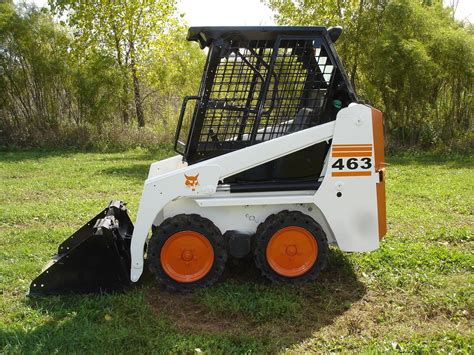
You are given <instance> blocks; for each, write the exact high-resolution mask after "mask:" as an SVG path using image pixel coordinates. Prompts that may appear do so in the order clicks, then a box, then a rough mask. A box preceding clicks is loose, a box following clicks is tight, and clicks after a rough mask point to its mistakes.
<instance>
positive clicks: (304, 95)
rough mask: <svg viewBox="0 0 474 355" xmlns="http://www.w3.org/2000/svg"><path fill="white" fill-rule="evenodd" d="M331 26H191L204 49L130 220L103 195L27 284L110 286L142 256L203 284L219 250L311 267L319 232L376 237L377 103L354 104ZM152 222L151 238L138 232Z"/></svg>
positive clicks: (170, 281) (380, 216)
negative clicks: (167, 149)
mask: <svg viewBox="0 0 474 355" xmlns="http://www.w3.org/2000/svg"><path fill="white" fill-rule="evenodd" d="M341 31H342V29H341V28H340V27H334V28H329V29H326V28H325V27H192V28H190V29H189V32H188V38H187V39H188V40H190V41H196V42H198V43H199V45H200V46H201V48H202V49H205V48H207V50H208V53H207V61H206V63H205V67H204V72H203V75H202V80H201V84H200V88H199V92H198V95H196V96H188V97H185V98H184V101H183V105H182V109H181V112H180V116H179V121H178V125H177V130H176V139H175V144H174V148H175V150H176V151H177V153H179V154H178V155H176V156H174V157H171V158H168V159H165V160H161V161H158V162H155V163H153V164H151V166H150V169H149V173H148V178H147V179H146V181H145V185H144V189H143V194H142V197H141V201H140V206H139V210H138V214H137V219H136V223H135V227H134V226H133V224H132V222H131V221H130V218H129V217H128V215H127V211H126V208H125V206H124V203H122V202H120V201H114V202H111V203H110V204H109V206H108V207H107V208H105V209H104V210H103V211H102V212H100V213H99V214H98V215H97V216H95V217H94V218H93V219H91V220H90V221H89V222H88V223H86V224H85V225H84V226H83V227H82V228H80V229H79V230H78V231H77V232H76V233H74V234H73V235H72V236H71V237H69V238H68V239H67V240H66V241H65V242H63V244H61V245H60V247H59V250H58V254H57V255H56V256H55V257H54V259H53V260H52V261H51V263H50V264H48V266H47V268H46V269H45V270H44V271H43V272H42V273H41V274H40V275H39V276H38V277H37V278H36V279H35V280H33V282H32V283H31V286H30V294H31V295H47V294H68V293H92V292H111V291H117V290H123V289H126V288H127V287H129V286H130V285H131V284H132V283H133V282H136V281H138V279H139V278H140V276H141V275H142V273H143V268H144V259H145V257H146V259H147V262H148V264H149V269H150V270H151V272H152V273H153V274H154V276H155V277H156V279H157V280H158V282H159V283H160V284H162V285H164V286H165V287H166V288H168V289H170V290H191V289H194V288H196V287H199V286H206V285H210V284H212V283H213V282H215V281H216V280H217V279H218V278H219V276H220V275H221V274H222V272H223V270H224V267H225V263H226V260H227V257H228V255H230V256H233V257H237V258H239V257H244V256H246V255H248V254H252V255H253V257H254V260H255V263H256V265H257V267H258V268H259V269H260V270H261V272H262V274H263V275H264V276H265V277H267V278H268V279H270V280H271V281H277V282H299V281H307V280H313V279H315V278H316V276H317V275H318V273H319V272H320V271H321V270H322V269H323V268H324V267H325V265H326V262H327V258H328V252H329V250H328V244H334V245H337V246H338V247H339V248H340V249H341V250H343V251H349V252H365V251H371V250H374V249H376V248H377V247H378V246H379V240H380V239H381V238H382V237H383V236H384V235H385V233H386V216H385V182H384V138H383V122H382V114H381V112H380V111H378V110H376V109H374V108H371V107H369V106H367V105H365V104H361V103H358V100H357V97H356V94H355V92H354V90H353V88H352V86H351V84H350V82H349V80H348V78H347V75H346V73H345V71H344V68H343V66H342V65H341V62H340V60H339V58H338V56H337V53H336V50H335V46H334V43H335V42H336V40H337V38H338V37H339V35H340V34H341ZM150 231H151V237H149V233H150Z"/></svg>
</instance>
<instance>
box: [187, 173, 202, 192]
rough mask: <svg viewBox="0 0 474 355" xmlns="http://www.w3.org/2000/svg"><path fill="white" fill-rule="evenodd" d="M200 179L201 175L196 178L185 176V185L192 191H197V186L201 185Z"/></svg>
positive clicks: (195, 176)
mask: <svg viewBox="0 0 474 355" xmlns="http://www.w3.org/2000/svg"><path fill="white" fill-rule="evenodd" d="M198 177H199V174H197V175H194V176H192V175H186V174H184V179H185V180H184V185H185V186H186V187H188V188H190V189H191V190H192V191H194V190H196V186H197V185H199V181H198Z"/></svg>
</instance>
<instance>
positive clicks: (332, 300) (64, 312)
mask: <svg viewBox="0 0 474 355" xmlns="http://www.w3.org/2000/svg"><path fill="white" fill-rule="evenodd" d="M365 292H366V290H365V288H364V286H363V285H362V284H361V283H360V282H359V281H358V280H357V277H356V275H355V273H354V271H353V269H352V266H351V264H350V262H349V261H348V259H347V257H346V256H345V255H344V254H342V253H341V252H338V251H333V252H332V253H331V257H330V262H329V265H328V268H327V269H326V270H325V271H324V272H323V273H322V274H321V275H320V277H319V278H318V279H317V280H316V281H315V282H311V283H307V284H298V285H281V284H271V283H269V282H267V281H265V280H264V279H263V277H262V276H261V275H260V274H259V272H258V270H257V269H256V268H255V267H254V265H253V262H252V261H251V260H240V261H233V260H229V262H228V267H227V270H226V272H225V273H224V275H223V277H222V280H221V281H220V282H218V283H217V284H216V285H214V286H212V287H209V288H206V289H201V290H198V291H196V292H194V293H188V294H177V293H169V292H167V291H164V290H162V289H161V288H160V287H158V286H155V285H154V282H153V280H152V276H151V275H150V274H148V273H145V274H144V275H143V278H142V280H141V283H140V285H139V286H138V287H135V288H133V289H132V290H130V291H128V292H126V293H124V294H115V295H89V296H69V297H59V296H56V297H48V298H31V299H26V300H25V301H24V302H25V306H27V308H28V309H29V311H28V312H27V313H28V315H26V314H25V315H21V316H22V317H26V316H31V317H32V318H31V319H30V321H29V322H27V323H29V324H30V326H26V327H21V328H5V327H3V328H2V327H0V351H1V350H3V351H5V352H16V351H19V352H27V353H29V352H41V353H43V352H48V353H49V352H58V351H61V352H94V353H97V352H98V353H101V352H106V353H110V352H137V351H138V352H158V353H160V352H170V351H172V352H190V351H191V352H193V351H194V349H196V348H200V349H202V350H204V351H209V352H215V351H217V352H225V353H227V352H275V351H278V350H281V349H284V348H286V347H289V346H291V345H293V344H296V343H299V342H301V341H303V340H305V339H307V338H310V337H311V335H312V333H313V332H316V331H318V330H319V329H320V328H322V327H324V326H327V325H329V324H331V323H332V322H334V320H335V319H337V318H338V317H340V316H342V315H343V314H344V313H345V312H346V311H347V310H348V309H349V308H350V307H351V304H352V303H354V302H356V301H358V300H360V299H361V298H362V297H363V295H364V294H365ZM27 323H25V324H27Z"/></svg>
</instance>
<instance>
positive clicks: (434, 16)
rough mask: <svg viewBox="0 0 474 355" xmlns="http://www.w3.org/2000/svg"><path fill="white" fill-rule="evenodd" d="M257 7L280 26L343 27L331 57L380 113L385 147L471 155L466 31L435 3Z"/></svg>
mask: <svg viewBox="0 0 474 355" xmlns="http://www.w3.org/2000/svg"><path fill="white" fill-rule="evenodd" d="M265 2H266V3H267V4H268V5H270V7H271V8H272V9H274V10H276V11H277V15H276V19H277V21H278V22H279V23H280V24H291V25H323V26H334V25H342V26H343V27H344V32H343V35H342V37H341V38H340V39H339V40H338V43H337V48H338V51H339V52H340V54H341V57H342V61H343V62H344V64H345V67H346V69H347V71H348V74H349V76H350V78H351V80H352V81H353V83H354V85H355V86H356V88H357V92H358V94H359V96H360V97H362V98H363V99H365V100H367V101H368V102H370V103H372V104H373V105H375V106H376V107H378V108H380V109H381V110H383V111H384V114H385V123H386V131H387V133H388V135H389V143H390V145H391V146H392V147H397V146H408V145H411V146H413V145H416V146H419V147H420V146H421V147H425V148H427V147H433V146H440V145H442V146H444V147H445V148H448V149H449V147H450V146H452V145H456V144H458V145H459V146H462V145H463V144H464V143H465V142H467V143H468V144H470V145H471V148H472V140H471V139H469V138H467V139H465V138H463V137H469V134H470V133H469V132H470V131H471V130H472V115H473V113H474V112H473V110H474V95H473V85H474V37H473V32H472V26H468V25H465V24H461V23H458V22H456V21H455V20H453V18H452V16H451V13H450V11H449V10H448V9H445V8H443V6H442V3H441V2H440V1H418V0H393V1H385V0H359V1H353V0H352V1H322V0H304V1H303V0H295V1H293V0H268V1H265ZM296 13H297V14H298V16H295V14H296ZM471 138H472V137H471ZM469 141H471V143H469ZM457 142H459V143H457ZM461 142H462V143H461Z"/></svg>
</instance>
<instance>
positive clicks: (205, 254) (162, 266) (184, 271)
mask: <svg viewBox="0 0 474 355" xmlns="http://www.w3.org/2000/svg"><path fill="white" fill-rule="evenodd" d="M148 259H149V260H150V271H151V272H152V273H153V274H154V275H155V278H156V279H157V281H158V283H160V284H162V285H164V286H165V287H166V288H167V289H169V290H173V291H190V290H192V289H195V288H197V287H202V286H207V285H211V284H213V283H214V282H216V281H217V279H218V278H219V277H220V275H221V274H222V272H223V271H224V266H225V262H226V260H227V251H226V248H225V243H224V239H223V238H222V234H221V232H220V231H219V229H218V228H217V227H216V226H215V224H214V223H212V222H211V221H210V220H208V219H207V218H203V217H201V216H199V215H197V214H191V215H186V214H181V215H177V216H174V217H171V218H168V219H167V220H165V221H164V222H163V223H162V224H161V225H160V226H159V227H157V228H156V229H155V230H154V231H153V234H152V237H151V239H150V242H149V243H148Z"/></svg>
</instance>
